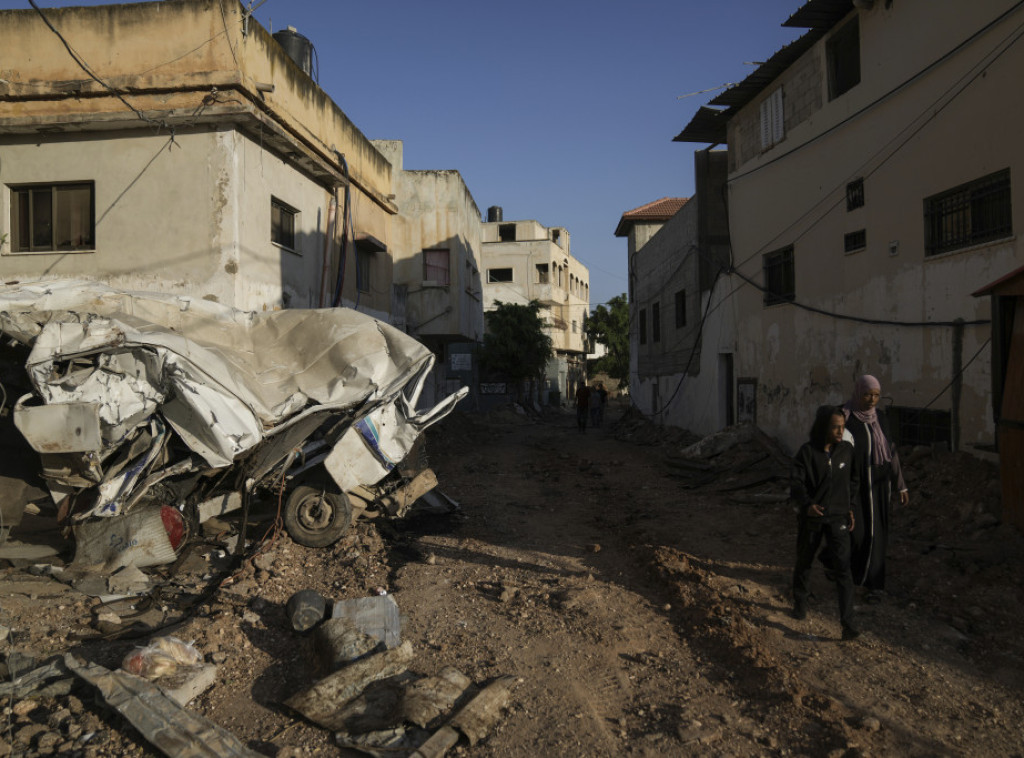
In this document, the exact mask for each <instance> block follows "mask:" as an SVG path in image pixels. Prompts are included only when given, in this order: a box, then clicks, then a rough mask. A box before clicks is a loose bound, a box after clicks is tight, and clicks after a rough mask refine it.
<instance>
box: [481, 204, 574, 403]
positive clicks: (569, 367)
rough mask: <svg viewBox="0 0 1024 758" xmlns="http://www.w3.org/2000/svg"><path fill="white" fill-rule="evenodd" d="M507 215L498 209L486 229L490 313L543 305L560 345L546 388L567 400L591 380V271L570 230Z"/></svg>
mask: <svg viewBox="0 0 1024 758" xmlns="http://www.w3.org/2000/svg"><path fill="white" fill-rule="evenodd" d="M501 216H502V211H501V209H500V208H497V207H492V208H490V209H488V221H487V222H485V223H484V225H483V269H484V275H483V292H484V310H485V311H487V310H492V309H493V308H494V307H495V303H497V302H499V301H500V302H503V303H516V304H520V305H525V304H526V303H529V302H530V301H531V300H536V301H538V302H539V303H540V304H541V306H542V307H543V312H544V320H545V325H546V333H547V334H548V336H549V337H551V341H552V344H553V347H554V357H553V358H552V361H551V363H550V364H549V366H548V371H547V378H548V386H547V388H545V389H546V392H547V393H548V395H549V396H550V393H552V392H557V393H558V395H557V397H558V399H559V401H560V402H567V399H568V398H571V396H572V393H574V392H575V391H576V385H577V383H578V382H580V381H583V380H585V377H586V365H585V357H586V353H587V344H586V337H585V335H584V332H583V325H584V322H585V319H586V317H587V315H588V314H589V313H590V272H589V271H588V270H587V268H586V266H584V265H583V264H582V263H580V262H579V261H578V260H577V259H575V258H573V257H572V254H571V253H570V249H569V247H570V246H569V232H568V231H567V230H566V229H564V228H562V227H559V226H552V227H547V226H543V225H541V224H539V223H538V222H536V221H503V220H501ZM542 400H546V398H542Z"/></svg>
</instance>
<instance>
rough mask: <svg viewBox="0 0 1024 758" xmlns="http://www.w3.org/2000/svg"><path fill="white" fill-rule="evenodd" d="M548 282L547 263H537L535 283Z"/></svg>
mask: <svg viewBox="0 0 1024 758" xmlns="http://www.w3.org/2000/svg"><path fill="white" fill-rule="evenodd" d="M547 283H548V264H547V263H538V264H537V284H547Z"/></svg>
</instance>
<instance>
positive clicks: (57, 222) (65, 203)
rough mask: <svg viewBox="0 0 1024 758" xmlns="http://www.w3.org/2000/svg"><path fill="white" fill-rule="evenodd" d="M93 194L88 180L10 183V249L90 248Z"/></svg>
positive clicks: (36, 250) (39, 250)
mask: <svg viewBox="0 0 1024 758" xmlns="http://www.w3.org/2000/svg"><path fill="white" fill-rule="evenodd" d="M94 195H95V192H94V185H93V183H92V182H78V183H75V184H30V185H23V186H20V187H11V250H12V251H13V252H15V253H31V252H50V251H57V250H92V249H94V248H95V247H96V241H95V223H94V222H93V216H94V210H95V199H94Z"/></svg>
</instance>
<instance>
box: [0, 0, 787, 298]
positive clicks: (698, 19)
mask: <svg viewBox="0 0 1024 758" xmlns="http://www.w3.org/2000/svg"><path fill="white" fill-rule="evenodd" d="M256 1H257V2H258V0H256ZM36 3H37V5H39V6H40V7H41V8H43V9H44V10H45V8H48V7H57V6H66V5H100V4H102V3H100V2H92V1H90V0H85V1H83V0H78V1H77V2H74V1H73V2H64V1H63V0H60V1H55V0H36ZM248 4H249V3H248V0H246V5H248ZM254 4H255V3H254ZM800 5H802V3H801V2H800V0H699V1H695V0H674V1H673V0H633V1H632V2H628V3H627V2H624V1H623V0H587V1H586V2H584V0H517V2H505V3H490V2H479V0H433V1H430V0H391V1H390V2H387V3H382V2H369V1H368V0H361V1H358V2H357V1H350V2H349V1H345V0H267V1H266V2H265V3H264V4H263V5H262V6H260V7H259V8H258V9H257V10H256V11H255V16H256V18H257V19H258V20H259V22H260V23H261V24H263V26H265V27H267V28H268V29H271V30H272V31H278V30H280V29H282V28H284V27H285V26H293V27H295V28H296V30H297V31H298V32H299V33H300V34H303V35H304V36H306V37H308V38H309V39H310V40H311V41H312V43H313V46H314V48H315V49H316V52H317V58H318V61H319V82H320V86H321V87H322V88H323V89H324V90H325V91H326V92H327V94H328V95H329V96H330V97H331V98H332V99H333V100H334V101H335V102H336V103H337V104H338V105H339V106H340V107H341V109H342V110H344V111H345V113H346V114H347V115H348V116H349V118H350V119H352V121H353V122H354V123H355V124H356V126H358V127H359V129H360V130H362V132H363V133H364V134H365V135H366V136H367V137H369V138H371V139H401V140H403V141H404V142H405V168H407V169H457V170H458V171H459V172H460V173H461V174H462V177H463V178H464V179H465V181H466V184H467V185H468V187H469V190H470V192H472V194H473V198H474V199H475V200H476V204H477V206H478V207H479V209H480V212H481V213H482V214H486V212H487V208H488V207H489V206H492V205H499V206H501V207H502V208H503V209H504V218H505V220H517V219H536V220H537V221H539V222H540V223H541V224H543V225H545V226H564V227H565V228H567V229H568V230H569V234H570V235H571V245H572V253H573V255H574V256H576V257H577V258H579V259H580V260H581V261H582V262H583V263H584V264H585V265H586V266H588V267H589V269H590V293H591V305H592V306H595V305H597V304H598V303H600V302H603V301H606V300H607V299H608V298H610V297H612V296H614V295H616V294H619V293H622V292H625V291H626V260H625V259H626V241H625V240H624V239H620V238H617V237H615V236H614V234H613V232H614V230H615V226H616V224H617V223H618V220H619V217H620V216H621V215H622V213H623V212H624V211H627V210H629V209H631V208H635V207H637V206H640V205H643V204H644V203H647V202H650V201H651V200H656V199H658V198H661V197H667V196H682V197H686V196H689V195H690V194H692V192H693V152H694V150H695V149H697V148H702V147H705V146H704V145H688V144H683V143H676V142H672V138H673V137H674V136H675V135H676V134H678V133H679V131H680V130H681V129H682V128H683V127H684V126H685V125H686V123H687V122H688V121H689V120H690V117H691V116H692V115H693V113H694V112H695V111H696V109H697V108H698V107H699V106H700V105H702V104H704V103H706V102H707V101H708V100H709V99H710V98H712V97H713V96H714V94H715V93H714V92H711V93H705V94H701V95H695V96H693V97H688V98H684V99H678V96H679V95H684V94H687V93H690V92H695V91H698V90H704V89H708V88H711V87H717V86H719V85H722V84H725V83H727V82H738V81H740V80H741V79H743V77H745V76H746V75H747V74H749V73H751V72H752V71H753V70H754V66H751V65H746V63H747V62H756V61H763V60H765V59H766V58H767V57H768V56H770V55H771V54H772V53H773V52H775V51H776V50H778V49H779V48H780V47H782V46H783V45H785V44H787V43H789V42H791V41H793V40H794V39H796V38H797V37H798V36H799V35H800V33H801V30H799V29H788V28H783V27H781V26H780V25H781V24H782V22H783V21H785V20H786V18H787V17H788V16H789V15H790V14H791V13H792V12H793V11H795V10H796V9H797V8H798V7H800ZM12 8H30V6H29V4H28V2H27V0H0V9H12ZM68 36H69V38H71V43H72V45H73V44H74V41H73V30H72V31H71V33H70V34H69V35H68ZM0 61H2V54H0ZM2 63H3V65H4V66H12V65H16V64H15V62H13V61H2ZM98 73H99V74H100V75H101V76H102V72H98Z"/></svg>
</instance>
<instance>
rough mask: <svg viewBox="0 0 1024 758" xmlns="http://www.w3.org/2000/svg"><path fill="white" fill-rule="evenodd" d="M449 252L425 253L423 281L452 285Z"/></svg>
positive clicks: (429, 251) (427, 251) (435, 251)
mask: <svg viewBox="0 0 1024 758" xmlns="http://www.w3.org/2000/svg"><path fill="white" fill-rule="evenodd" d="M448 260H449V256H448V250H446V249H442V250H424V251H423V281H425V282H434V283H435V284H443V285H446V286H447V285H448V284H449V283H450V281H451V280H450V278H449V277H450V275H449V267H448Z"/></svg>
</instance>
